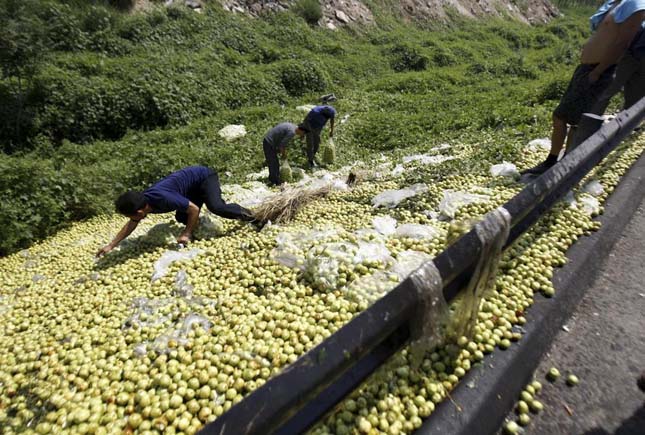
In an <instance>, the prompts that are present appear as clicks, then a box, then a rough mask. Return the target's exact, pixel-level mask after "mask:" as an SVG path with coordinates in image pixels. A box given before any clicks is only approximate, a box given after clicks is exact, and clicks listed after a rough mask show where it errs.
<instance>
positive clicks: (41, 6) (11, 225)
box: [0, 0, 591, 254]
mask: <svg viewBox="0 0 645 435" xmlns="http://www.w3.org/2000/svg"><path fill="white" fill-rule="evenodd" d="M565 12H566V16H565V17H562V18H560V19H557V20H555V21H553V22H552V23H550V24H548V25H544V26H535V27H529V26H525V25H522V24H519V23H515V22H512V21H510V20H497V21H489V22H485V23H484V22H474V21H459V20H455V22H454V23H453V24H452V25H451V26H450V27H441V28H433V29H430V30H427V29H420V28H415V27H412V26H410V25H405V24H402V23H399V22H397V21H396V20H395V19H393V18H391V17H388V16H387V15H380V16H379V26H377V27H372V28H361V29H344V30H341V31H337V32H332V31H329V30H325V29H321V28H313V27H310V26H309V25H307V23H306V22H305V20H304V19H302V18H301V17H299V16H297V15H295V14H292V13H281V14H275V15H271V16H267V17H265V18H263V19H251V18H247V17H244V16H240V15H233V14H229V13H226V12H224V11H223V10H221V9H219V8H218V7H209V8H207V9H205V11H204V13H203V14H197V13H194V12H192V11H190V10H189V9H186V8H174V7H173V8H168V9H166V8H163V7H158V8H155V9H154V10H153V11H152V12H150V13H147V14H122V13H120V12H118V11H116V10H114V9H111V8H109V7H106V6H101V5H98V4H97V5H87V4H85V3H82V2H80V3H79V4H77V5H75V6H69V3H68V2H67V4H63V3H61V2H57V1H51V0H50V1H26V2H18V1H17V0H1V1H0V15H1V17H0V28H2V30H1V31H0V45H1V46H2V48H3V50H2V58H1V59H0V60H1V61H2V72H3V78H2V80H1V81H0V99H2V101H3V102H4V101H6V102H7V104H3V105H2V108H1V109H0V112H1V113H0V132H1V133H0V146H1V147H2V150H3V153H2V155H1V156H0V174H2V175H0V192H1V194H2V197H3V201H2V202H1V203H0V253H2V254H6V253H8V252H12V251H14V250H16V249H19V248H21V247H24V246H28V245H29V244H30V243H31V242H32V241H33V240H36V239H39V238H42V237H44V236H47V235H49V234H52V233H53V232H55V231H57V230H58V229H60V228H61V227H64V226H66V225H68V224H69V223H70V222H71V221H74V220H79V219H84V218H87V217H90V216H93V215H96V214H99V213H103V212H108V211H111V208H112V205H111V204H112V201H113V199H114V197H115V195H117V194H118V193H119V192H121V191H122V190H124V189H126V188H140V187H144V186H146V185H147V184H149V183H151V182H152V181H154V180H156V179H158V178H159V177H161V176H163V175H165V174H167V173H168V172H170V171H172V170H175V169H178V168H180V167H182V166H184V165H188V164H206V165H209V166H212V167H214V168H216V169H217V170H218V171H220V172H221V173H222V174H224V173H226V172H230V174H231V176H224V177H223V179H224V181H225V182H229V181H239V180H241V179H243V178H244V175H245V174H246V173H248V172H250V171H257V170H259V169H260V168H261V166H262V163H263V160H264V158H263V156H262V153H261V147H260V144H261V139H262V137H263V135H264V133H265V132H266V130H267V129H268V128H270V127H271V126H272V125H273V124H275V123H277V122H279V121H283V120H290V121H294V122H297V121H299V120H300V119H301V118H302V116H303V113H301V112H297V111H296V109H295V107H296V106H297V105H300V104H306V103H315V102H316V100H317V98H318V96H319V95H321V94H323V93H328V92H334V93H336V95H337V96H338V97H339V100H338V102H337V104H336V107H337V109H338V110H339V112H340V116H341V117H343V116H345V115H349V118H348V121H347V122H346V123H345V124H343V125H341V126H340V128H339V129H338V139H337V141H336V142H337V146H338V148H339V155H340V161H339V163H340V164H343V163H345V162H348V161H353V160H355V159H356V158H363V159H369V158H370V156H373V155H374V153H380V152H391V151H396V152H403V151H405V152H410V150H414V149H426V148H428V147H431V146H432V145H434V144H437V143H440V142H444V141H450V142H452V143H465V144H472V143H478V144H481V145H482V147H481V159H482V160H483V161H484V160H487V159H489V160H491V161H492V160H499V159H500V158H506V157H507V158H512V157H513V155H514V154H515V153H517V152H518V150H519V148H518V147H517V146H516V145H518V144H521V143H525V142H526V141H527V140H528V139H532V138H534V137H537V136H542V135H545V134H546V132H547V130H548V127H549V120H550V113H551V110H552V109H553V108H554V107H555V105H556V104H557V100H558V99H559V97H560V95H561V92H562V91H563V89H564V86H565V85H566V82H567V80H568V78H569V77H570V74H571V72H572V70H573V67H574V64H575V63H576V62H577V57H578V53H579V47H580V44H581V42H582V41H583V40H584V38H585V37H586V35H587V33H588V25H587V20H586V17H587V16H588V15H589V13H590V12H591V10H590V9H589V8H587V7H582V6H577V7H575V8H569V9H566V11H565ZM231 123H242V124H245V125H246V126H247V130H249V134H248V135H247V136H246V137H245V138H243V139H240V140H238V141H235V142H230V143H228V142H225V141H224V140H222V139H221V138H220V137H219V136H218V135H217V131H218V130H219V129H220V128H222V127H223V126H225V125H227V124H231ZM292 154H293V153H292ZM483 167H484V166H483V165H482V168H483ZM462 169H463V168H462ZM455 170H461V169H460V168H458V167H455ZM469 170H473V171H476V170H478V169H477V168H469ZM437 176H439V175H437Z"/></svg>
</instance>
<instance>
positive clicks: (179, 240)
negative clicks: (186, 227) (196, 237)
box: [177, 233, 191, 245]
mask: <svg viewBox="0 0 645 435" xmlns="http://www.w3.org/2000/svg"><path fill="white" fill-rule="evenodd" d="M190 239H191V235H190V233H188V234H186V233H181V235H180V236H179V237H177V243H179V244H182V245H187V244H188V242H190Z"/></svg>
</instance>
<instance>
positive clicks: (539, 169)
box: [520, 162, 554, 175]
mask: <svg viewBox="0 0 645 435" xmlns="http://www.w3.org/2000/svg"><path fill="white" fill-rule="evenodd" d="M553 165H554V163H550V162H542V163H540V164H539V165H537V166H533V167H532V168H529V169H525V170H523V171H522V172H520V175H542V174H544V173H545V172H546V171H548V170H549V169H551V168H552V167H553Z"/></svg>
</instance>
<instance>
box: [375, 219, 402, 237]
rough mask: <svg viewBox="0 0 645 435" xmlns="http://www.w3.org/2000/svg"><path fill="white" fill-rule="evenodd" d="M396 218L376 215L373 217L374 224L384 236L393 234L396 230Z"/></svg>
mask: <svg viewBox="0 0 645 435" xmlns="http://www.w3.org/2000/svg"><path fill="white" fill-rule="evenodd" d="M396 224H397V222H396V219H394V218H393V217H391V216H376V217H375V218H373V219H372V226H373V227H374V229H375V230H376V231H378V232H379V233H381V234H383V235H384V236H391V235H392V234H394V232H395V231H396Z"/></svg>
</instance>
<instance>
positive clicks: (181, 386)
mask: <svg viewBox="0 0 645 435" xmlns="http://www.w3.org/2000/svg"><path fill="white" fill-rule="evenodd" d="M644 148H645V138H640V139H636V140H633V141H631V143H629V144H628V146H623V147H621V149H620V150H619V151H617V152H614V153H613V154H612V155H611V156H610V157H608V159H606V161H605V163H603V165H601V166H599V167H598V168H596V169H595V170H594V172H593V173H592V174H590V176H589V179H592V178H593V179H595V180H598V181H599V182H600V183H601V184H602V186H603V187H604V191H603V193H602V194H600V195H599V196H598V197H597V199H598V200H599V201H600V202H602V201H603V200H604V199H605V198H606V196H607V195H608V194H609V193H610V192H611V191H612V189H613V187H614V186H615V185H616V184H617V183H618V181H619V178H620V176H621V175H622V174H623V173H624V172H625V171H626V170H627V169H628V168H629V166H630V164H631V163H632V162H633V161H634V160H635V159H636V158H637V157H638V156H639V155H640V153H641V152H642V150H643V149H644ZM452 152H453V153H454V154H453V156H454V157H455V160H453V162H454V161H461V162H463V164H464V165H465V166H467V167H473V165H476V162H477V153H476V150H475V149H473V148H472V147H467V146H463V147H461V148H458V149H455V150H453V151H452ZM540 157H541V156H540V155H539V154H538V153H533V152H526V153H524V154H523V157H522V160H521V161H517V162H514V163H516V164H517V166H518V167H527V166H529V165H531V164H535V163H536V162H537V161H539V159H540ZM386 160H387V159H386ZM386 163H388V162H386ZM397 163H398V162H396V161H392V160H390V161H389V163H388V164H390V166H391V167H395V165H396V164H397ZM442 164H443V163H439V164H438V165H433V164H423V163H418V162H412V163H411V164H408V163H406V171H405V172H403V173H396V175H394V174H392V173H385V175H382V176H380V177H378V179H374V180H372V181H366V182H362V183H358V184H357V185H356V186H355V187H353V188H347V189H340V190H335V191H334V192H333V193H331V194H330V195H328V196H327V197H325V198H323V199H320V200H318V201H315V202H313V203H311V204H308V205H307V206H305V207H304V208H303V209H302V210H301V211H300V212H299V214H298V215H297V217H296V219H295V220H294V221H293V222H291V223H289V224H285V225H280V226H277V225H268V226H266V227H265V228H264V229H263V230H262V231H260V232H257V231H256V230H255V229H254V228H252V227H250V226H248V225H246V224H243V223H240V222H237V221H225V220H219V219H218V218H215V217H211V218H212V219H214V220H216V221H217V236H215V237H206V238H203V239H202V240H196V241H194V242H193V243H191V244H190V246H188V247H187V248H185V249H180V250H177V247H176V245H175V242H174V240H175V238H176V237H177V236H178V235H179V233H180V231H181V229H182V227H181V226H179V225H177V224H174V223H172V222H170V219H171V218H170V217H169V216H164V215H162V216H154V217H149V218H147V219H146V220H144V221H143V222H142V224H141V225H139V228H138V229H137V231H136V232H135V233H134V234H133V235H132V236H130V239H129V240H128V241H127V242H126V243H123V244H122V246H121V247H120V249H118V250H115V251H113V252H111V253H110V254H108V255H106V256H105V257H103V258H102V259H100V260H97V261H95V260H94V253H95V252H96V251H97V250H98V248H99V247H101V246H102V245H103V244H104V243H105V242H106V241H108V240H110V239H111V237H112V236H113V235H114V234H115V233H116V232H117V231H118V230H119V228H120V227H121V225H122V224H123V218H121V217H119V216H104V217H99V218H95V219H92V220H89V221H86V222H82V223H77V224H75V225H73V226H72V227H71V228H70V229H68V230H65V231H61V232H60V233H58V234H57V235H55V236H53V237H51V238H49V239H47V240H45V241H43V242H41V243H38V244H36V245H34V246H32V247H31V248H29V249H27V250H24V251H21V252H19V253H16V254H14V255H11V256H8V257H5V258H2V259H0V427H2V431H3V433H4V434H14V433H34V432H35V433H68V434H76V433H79V434H80V433H95V434H106V433H141V434H160V433H185V434H191V433H195V432H196V431H197V430H198V429H199V428H200V427H202V426H203V425H204V424H206V423H208V422H210V421H213V420H214V419H216V418H217V417H219V416H220V415H222V414H223V413H224V412H226V410H228V409H229V408H230V407H231V406H233V405H234V404H235V403H237V402H239V401H240V400H242V399H243V398H244V396H245V395H247V394H249V393H250V392H251V391H253V390H254V389H256V388H258V387H260V386H261V385H262V384H263V383H265V382H266V381H267V380H268V379H269V378H271V377H272V376H274V375H275V374H276V373H279V372H280V371H281V370H283V369H284V368H285V367H286V366H288V365H289V364H290V363H293V362H294V361H295V360H296V359H297V358H298V357H300V356H302V355H303V354H304V353H305V352H307V351H308V350H309V349H311V348H312V347H314V346H315V345H317V344H318V343H320V342H321V341H322V340H324V339H325V338H326V337H328V336H329V335H331V334H333V333H334V332H335V331H336V330H337V329H338V328H340V327H342V326H343V325H344V324H346V323H347V322H348V321H349V320H351V319H352V318H353V317H354V316H355V315H357V314H358V313H359V312H361V311H362V310H364V309H366V308H367V307H368V305H369V304H370V303H372V302H373V299H370V298H369V297H366V296H365V295H364V294H362V293H360V292H352V291H351V289H356V287H357V284H356V283H360V282H361V281H360V280H361V279H366V278H369V277H373V276H379V275H376V274H378V273H382V274H389V273H390V272H391V271H393V270H394V269H393V268H394V265H395V264H397V262H401V261H402V259H403V257H405V256H406V255H409V252H411V251H412V252H416V253H418V254H419V255H426V256H429V257H432V256H434V255H436V254H437V253H438V252H440V251H441V250H443V249H444V248H445V247H446V246H447V244H448V243H449V238H451V239H452V238H454V236H455V234H459V233H461V232H463V231H462V230H460V228H461V227H462V226H463V225H459V224H457V223H459V222H470V221H471V220H472V219H476V218H478V217H481V216H482V215H483V214H485V213H486V212H488V211H490V210H492V209H494V208H496V207H498V206H500V205H501V204H503V203H504V202H505V201H507V200H508V199H510V198H511V197H512V196H513V195H515V194H516V193H517V192H518V191H519V190H520V189H521V188H522V186H521V185H519V184H517V183H516V182H515V181H513V180H500V179H497V178H494V177H492V176H490V175H487V174H486V173H485V172H481V173H478V174H473V173H470V172H469V171H467V170H464V171H463V172H456V173H444V174H442V176H441V177H436V176H435V174H436V173H437V171H438V170H439V169H440V168H441V166H440V165H442ZM379 165H380V168H381V169H382V168H383V167H384V166H383V165H384V163H382V162H379ZM386 166H387V165H386ZM438 168H439V169H438ZM381 169H379V170H381ZM415 183H424V184H425V185H426V187H427V188H426V189H423V190H418V192H415V195H414V196H412V197H408V198H407V199H403V200H402V201H401V202H400V203H399V204H398V205H397V206H396V207H394V208H391V209H388V208H382V207H379V208H375V207H374V206H373V204H372V200H373V198H374V197H375V196H376V195H377V194H379V193H382V192H383V191H385V190H402V189H404V188H406V187H408V186H412V185H414V184H415ZM446 190H451V191H467V192H474V193H476V194H478V195H482V197H483V195H484V194H485V197H486V200H485V201H483V200H482V201H480V202H473V203H469V204H465V205H462V206H460V207H458V208H457V211H456V213H455V216H454V219H448V218H446V217H445V216H443V217H441V216H439V218H438V215H439V214H440V213H439V211H440V208H441V203H442V199H444V198H445V197H444V192H445V191H446ZM585 195H587V194H579V195H578V198H580V197H584V196H585ZM227 200H230V198H227ZM376 217H391V218H394V219H396V221H397V225H398V227H397V228H401V227H403V228H404V229H405V231H400V232H399V233H397V232H396V231H397V230H396V229H394V230H393V231H384V230H381V232H379V231H377V230H376V228H375V225H374V218H376ZM405 224H415V225H418V226H407V227H404V225H405ZM429 227H432V228H434V229H435V230H436V231H435V232H427V233H423V232H418V236H417V234H416V233H414V232H410V228H412V229H423V228H429ZM597 227H598V224H597V223H595V222H594V221H593V220H592V216H590V215H589V214H587V213H585V211H584V210H583V209H582V208H581V207H572V206H570V205H569V204H567V203H563V202H561V203H559V204H558V205H556V206H555V207H554V209H553V210H552V211H551V212H550V213H549V214H547V215H546V216H545V217H544V218H543V219H542V220H541V221H540V222H539V223H538V224H537V225H536V226H535V227H534V228H533V229H532V230H531V231H530V232H528V233H527V234H526V235H524V236H523V237H521V238H520V239H519V240H518V241H517V242H516V243H515V244H514V245H513V246H512V247H511V248H510V249H509V250H507V251H506V252H505V253H504V255H503V258H502V260H501V265H500V274H499V275H498V277H497V280H496V288H495V291H494V293H493V295H492V296H490V297H489V298H487V299H486V300H485V301H484V302H483V304H482V309H481V311H480V312H479V314H478V321H477V324H476V325H475V327H474V331H475V333H474V335H473V337H460V338H459V339H458V340H457V341H456V342H455V343H449V344H446V345H445V346H442V347H440V348H436V349H429V350H428V351H427V353H426V355H425V357H424V358H423V359H422V361H421V363H420V364H419V365H418V366H415V365H412V364H411V361H410V358H409V355H408V354H409V352H408V349H404V350H403V351H402V352H400V353H399V354H397V355H395V356H394V357H393V358H392V360H391V361H390V362H389V363H388V365H387V367H384V368H382V369H381V370H379V371H378V372H377V373H375V375H374V376H373V377H371V378H370V379H369V380H368V381H367V382H366V383H365V384H364V385H362V386H361V387H360V388H358V389H357V390H356V391H355V392H354V393H353V394H352V395H351V397H350V398H348V399H347V400H345V401H344V402H343V403H341V404H340V405H339V406H338V407H337V409H336V410H334V411H333V412H332V413H331V414H330V415H329V416H328V417H326V418H325V419H324V421H322V422H321V424H320V425H319V426H317V427H316V428H314V429H313V430H312V433H316V434H322V433H335V434H344V433H388V434H399V433H401V434H403V433H411V432H412V431H413V430H414V429H415V428H417V427H419V426H420V425H421V423H422V420H423V419H424V418H426V417H428V416H429V415H430V414H431V413H432V411H433V409H434V407H435V405H436V404H437V403H439V402H440V401H442V400H443V399H444V398H445V397H446V395H447V394H448V393H449V392H450V390H451V389H452V388H454V387H455V385H456V384H457V383H458V382H459V379H460V378H461V377H463V376H464V375H465V373H466V372H467V371H468V370H469V369H470V367H471V366H472V365H473V364H476V363H477V362H478V361H481V360H482V359H483V357H484V354H486V353H490V352H493V351H494V349H495V347H501V348H502V349H504V348H507V347H509V346H510V345H511V343H512V342H513V341H517V340H519V339H520V338H521V330H520V329H518V328H517V327H518V326H521V325H522V324H523V323H524V322H525V321H526V320H525V318H524V313H525V311H526V310H527V309H528V308H529V307H530V306H531V303H532V302H533V297H534V295H535V293H537V292H542V293H544V294H545V295H547V296H548V295H551V294H553V291H554V290H553V286H552V284H551V280H550V279H551V276H552V273H553V268H554V267H557V266H561V265H563V264H564V263H565V262H566V257H565V252H566V250H567V248H568V247H569V246H571V244H573V243H574V242H575V240H576V239H577V238H578V237H580V236H581V235H584V234H589V232H591V231H593V230H594V229H596V228H597ZM325 228H333V229H334V230H335V231H333V232H329V233H328V235H327V237H325V238H324V239H320V240H318V241H316V240H314V241H313V242H312V243H311V246H308V247H307V251H306V252H307V253H311V255H313V256H314V258H320V257H321V256H325V255H327V256H328V257H330V258H331V257H333V255H331V254H330V253H332V252H337V251H333V250H329V249H327V250H326V249H325V247H321V246H322V245H323V244H346V245H348V246H349V245H352V246H357V247H359V248H360V247H361V246H365V245H361V243H363V244H365V243H371V244H373V245H378V250H376V251H375V250H369V252H370V253H372V252H385V251H387V253H388V255H387V256H385V255H383V256H380V257H378V258H377V257H373V256H370V255H357V252H358V251H356V252H355V251H353V250H349V251H346V252H345V254H347V252H351V255H349V254H347V255H345V254H343V255H342V256H339V258H336V260H339V261H337V262H335V263H334V262H332V263H333V267H332V269H331V272H329V273H331V274H330V275H329V276H326V279H325V280H322V279H319V278H320V276H319V275H316V273H312V272H311V270H318V269H303V267H301V266H303V264H304V263H302V264H298V263H297V261H296V262H295V263H285V262H281V261H278V258H277V257H276V248H277V247H278V245H279V243H280V242H279V241H284V240H285V238H287V239H288V237H289V236H287V235H288V234H296V233H298V234H301V235H302V237H305V236H306V235H307V234H312V233H314V232H316V231H321V230H322V229H325ZM463 230H465V229H463ZM424 234H426V235H425V236H424ZM432 235H434V236H432ZM292 239H293V237H292ZM297 248H298V249H304V248H303V247H302V245H298V246H297ZM327 248H328V246H327ZM352 249H353V248H352ZM175 251H176V252H177V254H172V252H175ZM169 252H170V253H171V254H170V256H173V255H178V254H181V255H184V254H186V257H187V258H185V259H183V260H180V261H175V262H172V263H170V264H169V265H167V268H165V269H164V270H163V273H159V274H158V275H155V276H159V277H158V279H155V280H152V279H151V277H152V276H153V274H155V272H158V271H159V270H160V265H159V264H158V263H157V262H158V261H159V260H160V259H161V258H162V256H166V257H167V256H168V255H169V254H168V253H169ZM294 252H295V251H294ZM404 252H407V253H406V254H403V253H404ZM188 253H190V255H188ZM292 253H293V252H292ZM328 254H329V255H328ZM294 256H295V257H296V259H297V258H299V257H297V256H296V255H295V254H294ZM303 258H304V259H305V260H307V258H308V257H307V256H306V255H305V256H304V257H303ZM340 260H342V261H340ZM383 276H390V275H383ZM331 277H333V279H334V285H333V286H330V287H326V286H325V285H324V283H325V282H330V279H331ZM400 279H401V278H400V277H398V276H397V277H395V278H393V281H392V283H391V284H388V286H386V287H388V288H389V287H391V286H393V285H395V284H396V282H398V280H400ZM358 287H359V289H360V286H358ZM377 290H378V291H386V290H387V289H383V288H379V289H377Z"/></svg>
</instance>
